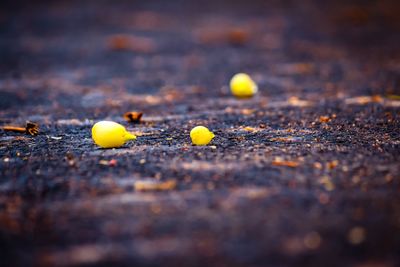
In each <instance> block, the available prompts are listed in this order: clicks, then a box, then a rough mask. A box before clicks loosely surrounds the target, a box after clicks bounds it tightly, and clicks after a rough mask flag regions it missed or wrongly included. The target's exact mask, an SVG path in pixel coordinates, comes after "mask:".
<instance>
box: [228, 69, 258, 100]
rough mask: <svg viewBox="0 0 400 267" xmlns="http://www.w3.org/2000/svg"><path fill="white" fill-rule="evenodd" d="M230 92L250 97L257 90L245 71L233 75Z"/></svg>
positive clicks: (241, 96) (240, 96) (238, 95)
mask: <svg viewBox="0 0 400 267" xmlns="http://www.w3.org/2000/svg"><path fill="white" fill-rule="evenodd" d="M230 86H231V92H232V94H233V95H234V96H236V97H239V98H247V97H252V96H253V95H254V94H256V93H257V91H258V86H257V84H256V83H255V82H254V81H253V80H252V79H251V77H250V76H249V75H247V74H246V73H238V74H236V75H234V76H233V77H232V79H231V82H230Z"/></svg>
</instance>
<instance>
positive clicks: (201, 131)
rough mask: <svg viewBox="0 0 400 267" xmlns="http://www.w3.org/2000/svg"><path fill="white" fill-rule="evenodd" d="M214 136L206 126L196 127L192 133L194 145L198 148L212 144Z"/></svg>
mask: <svg viewBox="0 0 400 267" xmlns="http://www.w3.org/2000/svg"><path fill="white" fill-rule="evenodd" d="M214 136H215V135H214V134H213V133H212V132H211V131H210V130H208V129H207V128H206V127H204V126H196V127H194V128H193V129H192V130H191V131H190V138H191V139H192V143H193V144H195V145H198V146H204V145H207V144H208V143H210V142H211V140H212V139H213V138H214Z"/></svg>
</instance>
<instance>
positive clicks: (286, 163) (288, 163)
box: [272, 158, 300, 168]
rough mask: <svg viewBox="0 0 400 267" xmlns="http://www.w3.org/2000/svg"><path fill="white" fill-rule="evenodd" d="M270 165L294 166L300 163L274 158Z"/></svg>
mask: <svg viewBox="0 0 400 267" xmlns="http://www.w3.org/2000/svg"><path fill="white" fill-rule="evenodd" d="M272 165H274V166H285V167H290V168H295V167H297V166H299V165H300V164H299V163H298V162H296V161H285V160H282V159H280V158H276V159H275V160H274V161H273V162H272Z"/></svg>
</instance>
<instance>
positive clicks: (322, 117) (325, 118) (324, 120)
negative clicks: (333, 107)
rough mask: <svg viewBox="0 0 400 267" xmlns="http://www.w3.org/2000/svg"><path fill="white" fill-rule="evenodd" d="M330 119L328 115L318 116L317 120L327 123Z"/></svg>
mask: <svg viewBox="0 0 400 267" xmlns="http://www.w3.org/2000/svg"><path fill="white" fill-rule="evenodd" d="M330 121H331V118H329V117H328V116H320V117H319V122H321V123H327V122H330Z"/></svg>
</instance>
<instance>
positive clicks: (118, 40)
mask: <svg viewBox="0 0 400 267" xmlns="http://www.w3.org/2000/svg"><path fill="white" fill-rule="evenodd" d="M108 45H109V47H110V49H111V50H118V51H121V50H122V51H134V52H140V53H151V52H153V51H154V50H155V49H156V45H155V43H154V41H153V40H152V39H150V38H146V37H139V36H134V35H125V34H117V35H113V36H111V37H110V38H109V40H108Z"/></svg>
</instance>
